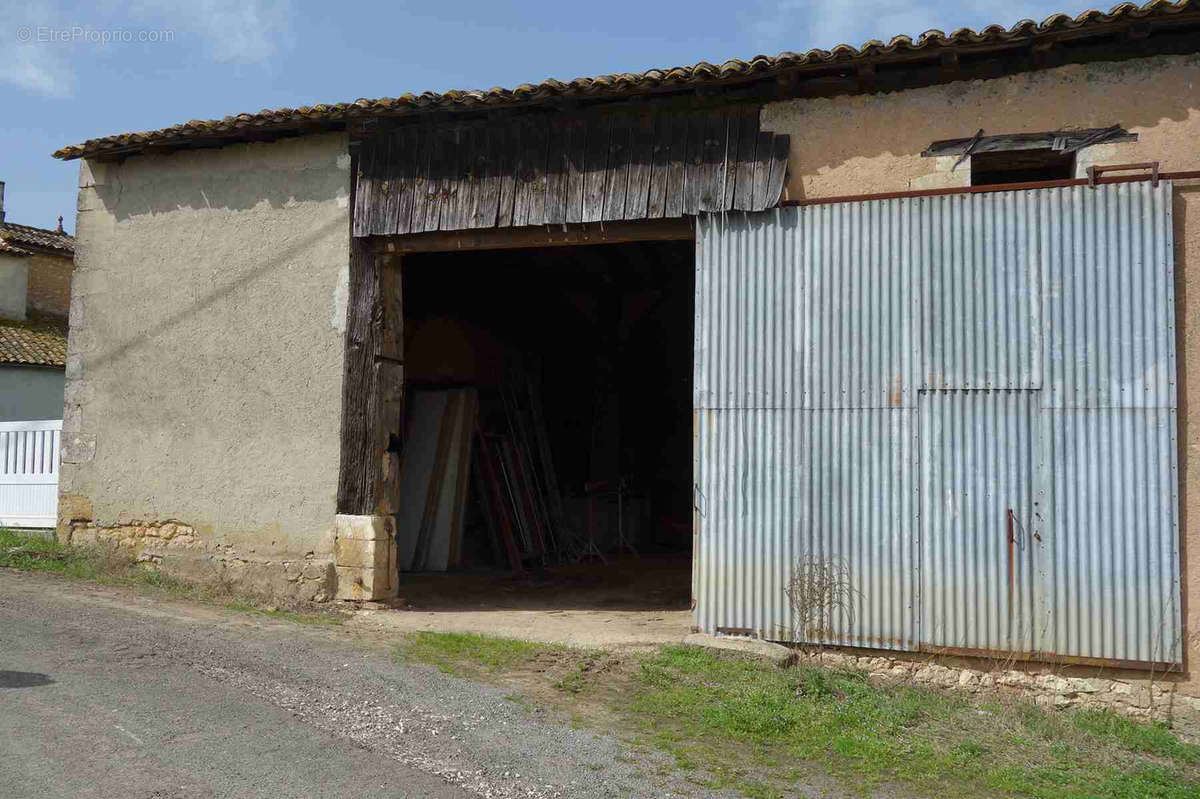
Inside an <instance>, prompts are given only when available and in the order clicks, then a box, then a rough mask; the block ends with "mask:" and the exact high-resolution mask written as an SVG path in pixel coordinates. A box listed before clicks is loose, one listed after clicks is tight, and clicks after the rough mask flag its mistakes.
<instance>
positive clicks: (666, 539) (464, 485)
mask: <svg viewBox="0 0 1200 799" xmlns="http://www.w3.org/2000/svg"><path fill="white" fill-rule="evenodd" d="M402 274H403V294H404V317H405V324H404V334H405V347H404V351H405V368H406V375H405V383H406V402H405V407H406V416H407V420H406V440H405V445H404V449H405V455H404V461H405V463H404V465H403V468H402V471H401V474H402V486H401V491H402V496H401V500H400V505H399V506H400V507H401V508H402V510H401V513H400V514H399V518H398V524H397V528H398V535H399V543H400V546H399V551H400V567H401V571H402V572H406V573H403V574H402V575H401V579H400V585H401V596H402V597H404V598H405V599H406V600H407V601H409V602H410V603H413V604H415V605H417V606H422V607H457V606H464V605H469V606H478V605H480V604H487V605H491V606H514V607H596V606H606V607H676V608H679V607H686V606H687V603H688V602H689V600H690V590H689V585H690V569H691V544H692V537H691V510H692V504H691V494H692V429H691V406H692V366H693V363H692V347H693V336H692V325H693V318H694V313H693V307H694V295H695V291H694V274H695V273H694V245H693V243H692V242H690V241H671V242H628V243H621V244H599V245H590V246H570V247H547V248H537V249H513V250H483V251H469V252H447V253H422V254H415V255H406V256H405V257H404V259H403V265H402ZM433 428H438V429H437V430H435V429H433ZM468 428H469V429H470V432H469V433H468V432H467V431H468ZM446 431H449V433H447V432H446ZM468 436H470V441H469V442H468V441H467V440H466V439H467V437H468ZM418 467H419V468H420V469H422V470H423V471H422V475H421V476H420V477H414V476H413V475H414V470H415V469H417V468H418ZM424 470H429V471H432V472H433V473H435V474H437V475H438V479H437V480H435V481H434V482H435V483H438V485H437V486H433V487H431V485H430V481H429V480H428V479H424V474H425V471H424ZM439 481H440V482H439ZM446 481H449V483H447V482H446ZM450 485H453V486H454V487H455V488H454V489H453V490H452V489H451V488H449V487H448V486H450ZM437 492H440V496H442V497H443V498H445V497H447V496H448V497H449V499H444V501H442V502H441V505H440V510H439V509H438V508H435V507H434V506H435V505H436V504H438V503H437V502H435V501H434V499H433V497H434V496H435V493H437ZM418 504H420V505H421V506H422V507H418ZM418 511H420V512H418ZM439 512H440V513H446V512H449V513H450V516H447V517H445V518H446V519H450V520H451V521H450V523H449V524H448V525H447V524H442V525H438V524H432V525H431V523H430V521H429V520H430V517H431V514H434V515H436V514H437V513H439ZM431 536H432V537H433V538H432V539H431ZM439 536H448V537H449V540H448V541H446V542H441V541H440V540H438V537H439Z"/></svg>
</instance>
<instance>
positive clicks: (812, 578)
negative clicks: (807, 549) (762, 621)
mask: <svg viewBox="0 0 1200 799" xmlns="http://www.w3.org/2000/svg"><path fill="white" fill-rule="evenodd" d="M784 590H785V593H786V594H787V597H788V603H789V605H790V606H791V609H792V620H793V625H794V626H795V628H796V629H795V634H796V637H797V638H798V639H799V640H802V641H820V640H822V639H828V638H833V637H835V633H834V625H835V619H837V620H839V621H840V620H841V619H842V618H844V619H845V621H846V624H853V622H854V599H855V595H856V591H855V588H854V585H853V584H852V583H851V581H850V572H849V570H848V569H847V568H846V565H845V564H844V563H842V562H841V561H840V560H836V559H832V558H818V557H815V556H812V555H808V556H805V557H802V558H800V559H799V560H797V561H796V562H795V563H794V564H793V565H792V576H791V577H790V578H789V580H788V584H787V588H786V589H784Z"/></svg>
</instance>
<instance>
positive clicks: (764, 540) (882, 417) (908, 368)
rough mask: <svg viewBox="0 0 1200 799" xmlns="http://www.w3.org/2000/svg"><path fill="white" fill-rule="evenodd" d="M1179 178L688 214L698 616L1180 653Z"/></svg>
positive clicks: (777, 626) (876, 640)
mask: <svg viewBox="0 0 1200 799" xmlns="http://www.w3.org/2000/svg"><path fill="white" fill-rule="evenodd" d="M1171 192H1172V188H1171V185H1170V184H1169V183H1167V182H1162V183H1160V184H1158V185H1152V184H1150V183H1130V184H1120V185H1115V184H1114V185H1107V186H1099V187H1096V188H1088V187H1071V188H1061V189H1043V190H1030V191H1014V192H997V193H993V194H974V195H952V196H942V197H911V198H900V199H892V200H879V201H869V202H859V203H840V204H831V205H824V206H822V205H814V206H807V207H803V208H786V209H778V210H775V211H770V212H765V213H760V214H727V215H721V216H711V217H701V218H700V219H699V221H698V225H697V228H698V229H697V247H696V253H697V264H696V292H697V293H696V326H695V330H696V345H695V359H696V360H695V392H696V393H695V400H694V403H695V404H694V407H695V412H696V445H695V447H696V448H695V455H696V464H695V475H696V493H697V514H696V551H695V565H694V572H693V576H694V596H695V598H696V616H695V619H696V624H697V626H699V627H700V628H701V629H703V630H706V631H709V632H716V631H719V630H721V629H731V630H745V631H750V632H752V633H755V634H757V635H760V636H762V637H765V638H774V639H784V640H802V641H819V642H825V643H837V644H857V645H865V646H878V647H888V648H896V649H915V648H920V647H927V648H951V649H953V648H963V649H988V650H1003V651H1012V650H1015V651H1018V652H1031V651H1032V653H1033V654H1035V655H1040V654H1046V655H1049V654H1053V655H1056V656H1057V655H1065V656H1069V657H1077V658H1098V659H1105V660H1110V661H1137V662H1151V661H1153V662H1171V663H1178V662H1179V659H1180V657H1181V652H1182V649H1181V637H1182V620H1181V617H1180V616H1181V614H1180V601H1179V584H1178V579H1179V575H1178V569H1179V531H1178V514H1177V512H1176V508H1177V504H1178V498H1177V497H1178V491H1177V488H1178V472H1177V450H1176V447H1177V444H1176V433H1175V352H1174V341H1175V338H1174V314H1175V306H1174V297H1173V292H1172V286H1173V263H1172V258H1171V250H1172V241H1171V237H1172V234H1171ZM1009 509H1011V510H1012V512H1013V534H1012V550H1013V554H1012V567H1011V570H1010V567H1009V565H1008V564H1009V554H1008V551H1009V535H1008V521H1007V519H1008V511H1009ZM822 570H823V571H822ZM814 573H815V574H817V576H818V577H822V575H824V577H822V579H824V584H825V585H826V588H827V589H828V591H827V596H826V600H825V601H826V602H827V603H828V604H830V607H827V608H825V610H824V612H823V613H822V612H818V613H817V615H816V617H815V618H816V621H815V622H814V618H813V617H805V615H804V614H803V613H800V614H799V615H798V613H797V609H796V603H795V602H794V601H793V599H792V598H791V597H790V596H789V594H788V588H789V586H793V585H794V584H795V583H796V581H797V578H798V577H799V578H804V576H805V575H806V574H809V575H811V574H814ZM802 581H803V579H802ZM818 582H819V581H818ZM814 585H815V583H814ZM811 587H813V585H810V588H811ZM810 593H811V592H810Z"/></svg>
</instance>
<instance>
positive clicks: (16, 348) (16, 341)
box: [0, 316, 67, 366]
mask: <svg viewBox="0 0 1200 799" xmlns="http://www.w3.org/2000/svg"><path fill="white" fill-rule="evenodd" d="M66 362H67V320H65V319H60V318H57V317H52V316H39V317H34V318H31V319H27V320H25V321H23V322H18V321H15V320H12V319H0V363H25V364H32V365H37V366H65V365H66Z"/></svg>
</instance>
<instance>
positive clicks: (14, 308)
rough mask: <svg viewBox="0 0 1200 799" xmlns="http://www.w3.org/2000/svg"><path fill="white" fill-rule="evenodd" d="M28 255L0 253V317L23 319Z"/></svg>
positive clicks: (26, 291) (27, 283) (27, 276)
mask: <svg viewBox="0 0 1200 799" xmlns="http://www.w3.org/2000/svg"><path fill="white" fill-rule="evenodd" d="M28 293H29V256H28V255H0V319H24V318H25V310H26V308H25V297H26V296H27V294H28Z"/></svg>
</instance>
